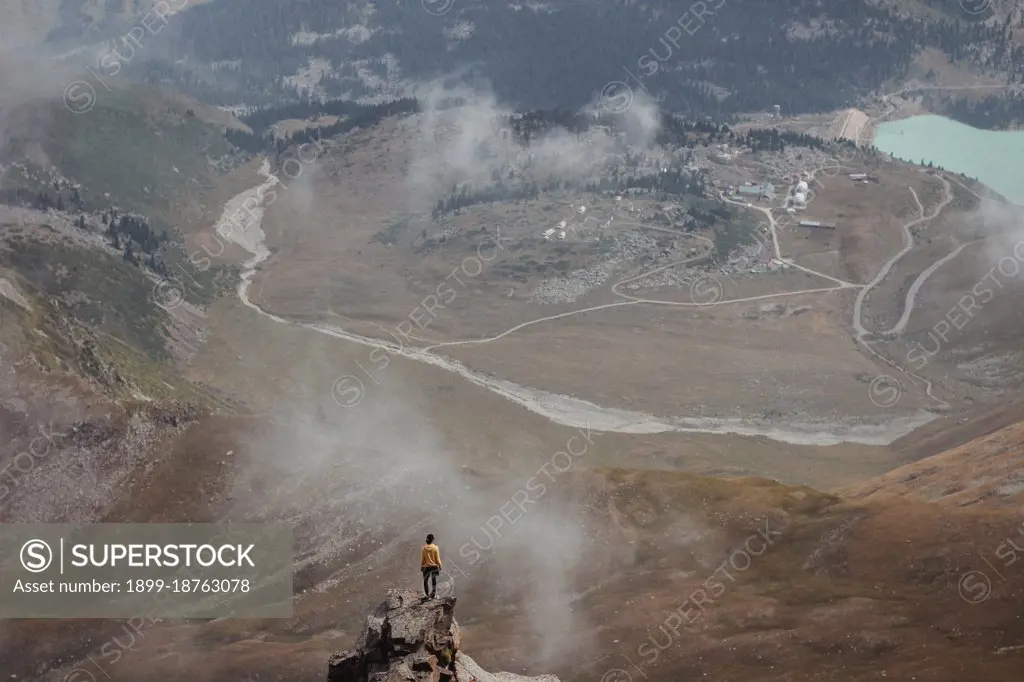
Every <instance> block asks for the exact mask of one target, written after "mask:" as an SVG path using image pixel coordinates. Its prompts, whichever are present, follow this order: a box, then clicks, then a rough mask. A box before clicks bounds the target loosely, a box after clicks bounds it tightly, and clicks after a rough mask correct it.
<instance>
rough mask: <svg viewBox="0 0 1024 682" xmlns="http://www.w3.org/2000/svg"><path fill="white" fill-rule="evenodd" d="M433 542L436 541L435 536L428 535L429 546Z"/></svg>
mask: <svg viewBox="0 0 1024 682" xmlns="http://www.w3.org/2000/svg"><path fill="white" fill-rule="evenodd" d="M433 541H434V534H433V533H428V534H427V544H428V545H429V544H430V543H431V542H433Z"/></svg>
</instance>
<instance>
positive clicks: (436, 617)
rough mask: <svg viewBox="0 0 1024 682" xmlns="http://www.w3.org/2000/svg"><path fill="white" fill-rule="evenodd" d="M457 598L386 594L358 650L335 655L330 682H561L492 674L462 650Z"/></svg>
mask: <svg viewBox="0 0 1024 682" xmlns="http://www.w3.org/2000/svg"><path fill="white" fill-rule="evenodd" d="M461 645H462V633H461V631H460V630H459V625H458V623H456V622H455V598H454V597H443V598H441V599H432V600H430V601H424V600H423V598H422V597H421V596H420V595H419V594H417V593H415V592H411V591H409V590H388V595H387V599H385V600H384V601H383V602H382V603H381V604H380V606H378V607H377V608H376V609H375V610H374V612H373V613H372V614H370V616H369V617H367V619H366V627H365V630H364V632H363V636H362V639H361V640H360V643H359V645H358V646H357V647H356V648H355V649H348V650H346V651H342V652H339V653H337V654H334V655H333V656H331V658H330V661H329V662H328V672H327V680H328V682H473V681H474V680H475V682H559V681H558V678H557V677H554V676H551V675H543V676H541V677H523V676H521V675H513V674H512V673H494V674H492V673H488V672H487V671H485V670H483V669H482V668H480V666H478V665H477V664H476V663H475V662H474V661H473V659H471V658H469V657H468V656H466V655H465V654H463V653H462V652H461V651H459V649H460V647H461Z"/></svg>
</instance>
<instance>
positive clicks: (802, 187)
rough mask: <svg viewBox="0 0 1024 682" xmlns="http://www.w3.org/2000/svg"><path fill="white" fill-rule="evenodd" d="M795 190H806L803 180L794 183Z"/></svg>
mask: <svg viewBox="0 0 1024 682" xmlns="http://www.w3.org/2000/svg"><path fill="white" fill-rule="evenodd" d="M796 191H797V192H807V183H806V182H804V181H803V180H801V181H800V182H798V183H796Z"/></svg>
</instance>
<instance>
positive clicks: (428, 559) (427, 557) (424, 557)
mask: <svg viewBox="0 0 1024 682" xmlns="http://www.w3.org/2000/svg"><path fill="white" fill-rule="evenodd" d="M428 566H433V567H434V568H441V550H439V549H438V548H437V545H423V552H422V554H421V558H420V568H421V569H423V568H427V567H428Z"/></svg>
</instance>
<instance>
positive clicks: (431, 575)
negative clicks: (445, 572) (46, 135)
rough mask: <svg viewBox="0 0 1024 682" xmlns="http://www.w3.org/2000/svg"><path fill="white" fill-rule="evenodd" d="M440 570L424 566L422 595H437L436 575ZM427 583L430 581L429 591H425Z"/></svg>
mask: <svg viewBox="0 0 1024 682" xmlns="http://www.w3.org/2000/svg"><path fill="white" fill-rule="evenodd" d="M440 572H441V569H440V568H438V567H437V566H426V567H424V568H423V594H425V595H426V596H428V597H433V596H434V595H435V594H437V574H438V573H440ZM427 581H431V589H429V590H428V589H427Z"/></svg>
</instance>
